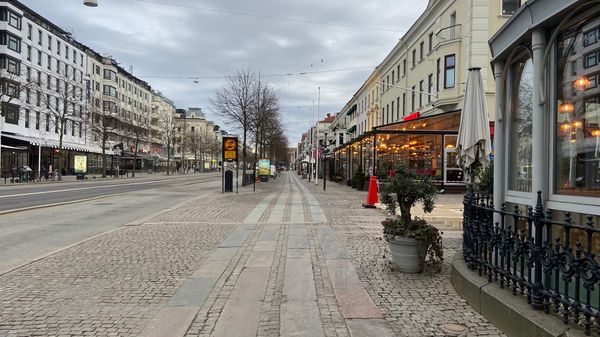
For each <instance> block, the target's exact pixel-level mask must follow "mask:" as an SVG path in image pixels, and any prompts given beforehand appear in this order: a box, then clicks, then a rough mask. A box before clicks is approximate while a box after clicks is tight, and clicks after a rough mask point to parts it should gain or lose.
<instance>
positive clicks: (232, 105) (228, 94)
mask: <svg viewBox="0 0 600 337" xmlns="http://www.w3.org/2000/svg"><path fill="white" fill-rule="evenodd" d="M255 83H256V78H255V76H254V73H252V72H250V71H249V70H241V71H238V72H236V74H235V75H233V76H229V77H228V78H227V84H226V86H225V87H224V88H222V89H219V90H217V92H216V93H215V97H214V98H212V99H211V100H210V103H211V105H212V107H213V108H214V110H215V112H216V113H217V114H218V115H219V116H221V117H223V118H224V119H225V120H227V121H229V122H231V123H232V124H233V125H234V127H236V128H237V129H238V130H240V131H241V132H242V176H243V177H245V176H246V166H247V164H246V156H247V145H248V132H249V131H250V127H251V125H252V114H253V105H254V99H255V97H256V95H255V93H254V88H255V87H256V84H255ZM242 185H245V179H244V180H243V181H242Z"/></svg>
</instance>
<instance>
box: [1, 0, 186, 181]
mask: <svg viewBox="0 0 600 337" xmlns="http://www.w3.org/2000/svg"><path fill="white" fill-rule="evenodd" d="M0 78H1V84H2V90H1V91H0V102H1V112H2V114H1V115H0V116H1V117H0V131H1V132H2V137H1V138H0V139H1V140H2V142H1V144H2V147H1V151H0V154H1V155H2V156H1V159H0V176H2V177H6V176H10V177H13V176H15V175H17V176H18V175H20V172H19V171H20V169H21V168H22V169H25V167H31V168H32V169H33V170H32V171H34V172H40V173H42V171H45V172H52V171H55V170H56V169H57V168H60V170H61V172H60V173H61V174H70V173H73V167H74V156H75V155H85V156H87V159H88V160H87V162H88V172H89V173H100V172H99V170H100V168H101V167H102V162H103V160H107V161H110V163H108V165H107V166H108V167H109V169H112V170H113V171H114V170H115V168H120V169H122V170H126V169H134V168H135V169H138V170H139V169H148V170H149V169H151V168H152V169H156V167H157V164H158V166H159V167H161V166H165V165H164V163H163V162H164V159H165V157H166V156H165V155H166V146H165V145H166V141H165V136H164V133H165V130H166V129H167V125H166V124H169V123H170V124H171V125H174V119H175V107H174V104H173V102H172V101H170V100H169V99H168V98H166V97H164V96H163V95H162V94H160V93H157V92H155V91H153V90H152V88H151V87H150V85H149V84H148V83H146V82H145V81H143V80H141V79H140V78H138V77H136V76H134V75H133V74H132V71H131V70H126V69H124V68H123V67H121V66H120V65H119V63H118V62H117V61H116V60H114V59H113V58H112V57H111V56H110V55H108V54H100V53H98V52H97V51H95V50H93V49H92V48H90V47H87V46H85V45H84V44H82V43H81V42H78V41H76V40H75V39H74V38H73V36H72V34H71V33H69V32H67V31H65V30H63V29H61V28H59V27H58V26H57V25H56V24H54V23H52V22H50V21H49V20H47V19H45V18H44V17H42V16H41V15H39V14H38V13H36V12H34V11H32V10H31V9H29V8H28V7H26V6H25V5H23V4H21V3H20V2H19V1H17V0H7V1H0ZM103 153H104V155H103ZM136 158H137V160H136ZM15 171H17V172H15Z"/></svg>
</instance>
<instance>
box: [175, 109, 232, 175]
mask: <svg viewBox="0 0 600 337" xmlns="http://www.w3.org/2000/svg"><path fill="white" fill-rule="evenodd" d="M175 123H176V132H175V155H174V158H175V160H176V167H183V168H184V169H185V168H188V169H189V170H202V171H208V170H215V169H217V167H218V166H219V161H220V160H221V157H220V153H221V142H222V140H223V136H224V135H225V136H226V135H227V132H225V131H223V130H221V128H220V127H219V126H218V125H216V124H215V122H213V121H209V120H207V119H206V116H205V115H204V112H203V111H202V109H201V108H194V107H191V108H188V109H187V110H186V109H177V113H176V118H175Z"/></svg>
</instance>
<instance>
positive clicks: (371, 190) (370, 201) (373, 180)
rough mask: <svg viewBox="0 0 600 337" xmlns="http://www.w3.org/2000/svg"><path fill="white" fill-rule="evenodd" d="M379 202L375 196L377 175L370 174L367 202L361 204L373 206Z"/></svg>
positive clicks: (367, 206)
mask: <svg viewBox="0 0 600 337" xmlns="http://www.w3.org/2000/svg"><path fill="white" fill-rule="evenodd" d="M378 202H379V199H378V197H377V177H375V176H371V179H370V180H369V194H367V203H365V204H363V207H364V208H375V204H376V203H378Z"/></svg>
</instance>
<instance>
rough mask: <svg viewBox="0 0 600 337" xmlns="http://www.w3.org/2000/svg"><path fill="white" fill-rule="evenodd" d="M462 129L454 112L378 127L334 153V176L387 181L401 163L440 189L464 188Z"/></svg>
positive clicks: (344, 178)
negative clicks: (460, 159)
mask: <svg viewBox="0 0 600 337" xmlns="http://www.w3.org/2000/svg"><path fill="white" fill-rule="evenodd" d="M459 125H460V111H452V112H447V113H443V114H438V115H434V116H427V117H422V118H418V119H415V120H411V121H404V122H399V123H393V124H388V125H384V126H380V127H376V128H374V129H373V130H372V131H370V132H367V133H365V134H364V135H362V136H361V137H359V138H356V139H354V140H352V141H351V142H349V143H347V144H344V145H343V146H340V147H338V148H336V149H335V151H334V158H335V172H336V173H335V175H337V176H340V177H342V179H343V180H350V179H352V176H353V175H354V173H355V172H358V171H359V170H360V171H361V172H363V173H365V174H369V175H376V176H378V177H380V178H385V177H387V176H389V175H391V174H393V173H394V166H395V165H396V164H397V163H402V164H404V165H405V166H406V167H408V168H410V169H411V170H414V171H415V172H416V173H417V174H423V175H429V176H431V177H432V178H433V179H434V181H435V182H436V184H438V185H439V186H450V185H455V186H459V187H461V186H464V179H463V178H464V176H463V174H462V169H461V168H459V167H458V165H457V162H456V150H455V148H456V140H457V135H458V128H459Z"/></svg>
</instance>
